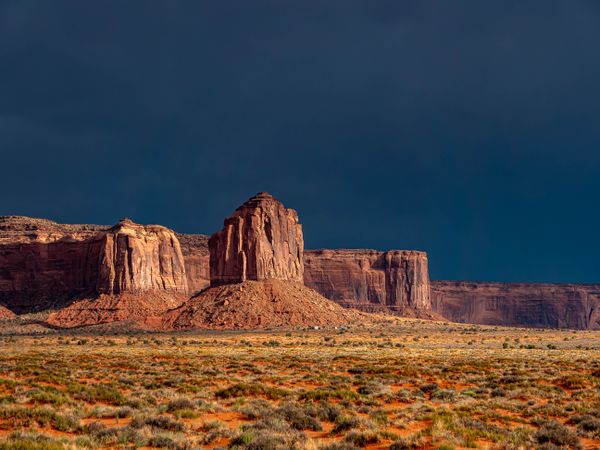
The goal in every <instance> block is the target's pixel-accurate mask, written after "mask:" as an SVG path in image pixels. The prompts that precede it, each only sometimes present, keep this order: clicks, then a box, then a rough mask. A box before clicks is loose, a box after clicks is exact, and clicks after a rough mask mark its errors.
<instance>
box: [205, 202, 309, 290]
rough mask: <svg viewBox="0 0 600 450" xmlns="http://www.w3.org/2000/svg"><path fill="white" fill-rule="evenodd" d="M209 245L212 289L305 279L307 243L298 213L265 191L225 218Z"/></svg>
mask: <svg viewBox="0 0 600 450" xmlns="http://www.w3.org/2000/svg"><path fill="white" fill-rule="evenodd" d="M208 246H209V250H210V284H211V286H220V285H223V284H232V283H240V282H243V281H246V280H258V281H260V280H267V279H273V278H274V279H279V280H288V281H296V282H300V283H301V282H302V280H303V275H304V262H303V261H304V240H303V237H302V226H301V225H300V224H299V223H298V214H297V213H296V211H294V210H293V209H286V208H285V207H284V206H283V205H282V204H281V203H280V202H279V201H277V200H276V199H275V198H274V197H273V196H272V195H270V194H267V193H266V192H261V193H259V194H257V195H255V196H254V197H252V198H250V199H249V200H248V201H247V202H246V203H244V204H243V205H242V206H240V207H239V208H238V209H236V210H235V212H234V213H233V215H232V216H231V217H229V218H227V219H225V222H224V224H223V229H222V230H221V231H218V232H217V233H215V234H213V235H212V236H211V237H210V239H209V241H208Z"/></svg>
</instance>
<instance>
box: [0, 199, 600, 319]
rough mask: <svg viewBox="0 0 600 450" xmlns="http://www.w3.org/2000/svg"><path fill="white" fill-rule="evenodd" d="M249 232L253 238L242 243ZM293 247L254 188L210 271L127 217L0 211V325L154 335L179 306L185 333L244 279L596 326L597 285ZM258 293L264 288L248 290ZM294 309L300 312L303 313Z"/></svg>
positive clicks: (388, 307) (200, 252) (375, 305)
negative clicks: (440, 277)
mask: <svg viewBox="0 0 600 450" xmlns="http://www.w3.org/2000/svg"><path fill="white" fill-rule="evenodd" d="M252 233H256V236H253V237H252V239H250V240H248V237H249V236H250V235H251V234H252ZM240 236H241V237H242V238H243V237H244V236H247V237H246V238H243V239H240ZM274 243H276V245H274ZM303 245H304V244H303V242H302V229H301V228H300V226H299V224H298V216H297V214H296V213H295V211H293V210H288V209H286V208H284V207H283V206H282V205H281V204H280V203H279V202H277V201H276V200H275V199H274V198H273V197H272V196H270V195H268V194H265V193H261V194H259V195H257V196H255V197H254V198H253V199H251V200H250V201H248V202H246V204H244V205H242V206H241V207H240V208H238V210H236V211H235V212H234V214H233V215H232V217H231V218H229V219H226V220H225V222H224V227H223V230H221V231H220V232H217V233H215V235H214V236H213V239H212V246H213V254H214V255H215V256H214V257H213V259H216V261H217V262H218V263H217V264H215V265H214V267H211V263H210V260H211V249H210V248H209V247H210V245H209V237H208V236H206V235H200V234H177V233H175V232H173V231H172V230H169V229H167V228H164V227H161V226H157V225H145V226H144V225H137V224H135V223H133V222H131V221H129V220H123V221H121V222H120V223H118V224H117V225H115V226H113V227H110V226H103V225H64V224H58V223H56V222H52V221H49V220H44V219H33V218H28V217H20V216H3V217H0V320H4V321H6V320H10V318H12V317H13V316H14V313H16V314H19V315H23V314H27V313H35V312H41V314H46V315H48V314H49V321H50V322H51V324H52V325H53V326H65V327H75V326H83V325H93V324H98V323H108V322H115V321H129V322H131V323H133V324H134V325H135V326H138V327H144V328H160V327H165V326H167V327H169V326H175V322H174V320H175V318H176V313H174V311H179V314H180V316H181V319H180V321H179V322H178V323H177V327H180V328H184V327H187V326H193V322H194V320H193V317H194V316H196V317H197V318H198V320H199V321H200V322H202V323H204V324H205V326H206V322H207V321H210V320H212V319H207V318H206V317H208V315H210V314H212V313H211V311H213V312H214V311H216V309H215V308H216V306H215V305H216V304H217V303H218V302H221V301H223V303H224V302H225V301H228V302H231V299H230V300H227V299H226V298H225V297H228V296H233V297H231V298H232V299H233V298H237V297H239V295H238V293H235V294H233V293H232V292H234V291H235V287H234V286H235V284H234V285H231V284H228V283H231V282H233V283H236V284H237V282H241V283H247V284H246V285H245V286H243V288H242V289H243V290H244V291H246V292H247V296H246V298H255V299H257V298H260V299H263V298H272V297H273V296H274V295H275V294H274V292H276V291H277V290H278V289H279V290H283V291H285V292H282V293H281V294H278V295H280V296H283V297H286V298H291V297H297V296H296V294H293V295H292V294H290V292H289V291H290V289H288V287H289V285H290V283H299V284H300V286H299V289H296V290H295V291H294V292H296V293H297V292H299V290H301V289H300V288H303V286H302V283H304V285H305V286H306V287H307V288H310V289H312V290H314V291H316V292H317V293H318V294H320V295H321V296H323V297H326V298H327V299H330V300H333V301H335V302H336V303H338V304H340V305H342V306H345V307H353V308H356V309H359V310H362V311H367V312H385V313H388V314H397V315H406V316H416V317H423V318H439V317H441V316H443V317H444V318H445V319H446V320H451V321H456V322H467V323H481V324H491V325H512V326H533V327H562V328H581V329H599V328H600V317H599V315H600V285H599V284H595V285H594V284H587V285H584V284H579V285H577V284H538V283H485V282H465V281H432V282H431V283H430V282H429V275H428V261H427V255H426V254H425V253H424V252H417V251H399V250H392V251H387V252H381V251H375V250H326V249H325V250H307V251H304V254H302V252H303ZM219 254H221V255H223V257H222V258H221V257H219V256H217V255H219ZM298 255H301V256H298ZM211 276H212V281H211ZM243 280H244V281H243ZM266 280H268V283H262V284H261V283H260V281H266ZM276 280H280V281H283V282H284V283H283V284H282V283H277V282H276ZM254 282H255V283H254ZM211 283H212V284H213V287H214V288H217V287H221V288H222V289H221V290H213V291H211V294H210V296H212V297H210V296H209V295H205V298H206V299H207V302H206V303H205V304H204V307H205V308H206V311H204V312H202V313H197V312H194V313H193V314H192V310H194V311H197V304H198V302H197V301H195V303H194V305H195V306H194V308H191V309H190V310H189V311H188V312H186V314H182V312H183V310H182V308H183V306H182V305H184V306H185V305H187V306H190V305H191V302H186V300H188V299H189V298H190V297H195V296H197V295H198V294H201V293H204V292H205V291H206V290H207V288H208V287H209V286H210V284H211ZM257 283H258V284H257ZM310 289H309V290H310ZM261 290H265V291H268V292H267V293H263V294H260V295H259V292H260V291H261ZM311 292H312V291H311ZM312 295H313V294H312V293H311V294H310V295H308V294H307V298H311V296H312ZM209 297H210V298H209ZM257 301H258V300H257ZM242 303H244V304H247V303H248V302H247V301H246V300H244V302H242ZM240 304H241V303H240ZM298 307H300V308H304V307H305V308H306V310H307V311H308V310H309V309H310V308H311V307H312V306H308V305H305V306H301V305H300V304H298ZM260 308H261V309H264V308H266V306H265V305H263V306H261V307H260ZM346 311H347V310H346ZM246 313H247V314H249V316H248V317H250V316H252V317H256V319H252V320H249V321H248V323H251V324H252V327H254V326H255V325H256V326H260V325H258V323H259V322H260V321H261V319H259V318H258V316H256V314H254V312H252V311H246ZM253 314H254V315H253ZM286 314H288V315H292V316H297V315H298V314H299V313H298V312H297V311H295V310H289V311H288V312H282V311H280V317H285V315H286ZM19 317H21V316H19ZM23 317H24V316H23ZM211 317H214V318H215V319H214V320H215V323H216V322H218V321H219V320H220V321H221V323H222V324H224V325H222V326H223V327H227V323H231V322H232V321H234V322H235V321H237V319H236V317H237V316H235V315H234V317H229V318H227V316H226V315H223V316H222V318H221V319H218V320H217V318H216V317H217V316H216V315H213V316H211ZM234 319H235V320H234ZM278 320H279V319H278ZM349 320H350V319H349ZM262 323H265V322H264V321H263V322H262ZM278 323H285V320H282V321H280V322H278ZM211 326H212V325H211ZM273 326H275V325H273Z"/></svg>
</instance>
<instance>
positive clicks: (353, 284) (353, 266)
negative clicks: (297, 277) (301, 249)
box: [304, 250, 431, 312]
mask: <svg viewBox="0 0 600 450" xmlns="http://www.w3.org/2000/svg"><path fill="white" fill-rule="evenodd" d="M304 283H305V284H306V285H307V286H308V287H311V288H312V289H314V290H316V291H317V292H319V293H321V294H322V295H323V296H324V297H326V298H329V299H331V300H334V301H335V302H337V303H339V304H341V305H343V306H346V307H353V308H358V309H361V310H364V311H383V312H403V311H405V310H407V309H415V310H431V300H430V292H429V272H428V264H427V254H426V253H424V252H416V251H400V250H391V251H387V252H381V251H376V250H307V251H306V252H305V255H304Z"/></svg>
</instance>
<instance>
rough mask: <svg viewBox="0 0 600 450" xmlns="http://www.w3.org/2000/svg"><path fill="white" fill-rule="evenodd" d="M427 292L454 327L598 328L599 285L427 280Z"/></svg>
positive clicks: (435, 308)
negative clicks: (468, 324)
mask: <svg viewBox="0 0 600 450" xmlns="http://www.w3.org/2000/svg"><path fill="white" fill-rule="evenodd" d="M431 292H432V304H433V308H434V310H435V311H437V312H438V313H439V314H441V315H442V316H444V317H446V318H447V319H448V320H451V321H453V322H464V323H477V324H487V325H507V326H523V327H547V328H579V329H600V284H544V283H485V282H468V281H432V282H431Z"/></svg>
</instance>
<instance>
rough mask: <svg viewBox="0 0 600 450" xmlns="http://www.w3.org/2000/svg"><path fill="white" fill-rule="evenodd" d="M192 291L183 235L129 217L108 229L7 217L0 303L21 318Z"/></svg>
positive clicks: (0, 255)
mask: <svg viewBox="0 0 600 450" xmlns="http://www.w3.org/2000/svg"><path fill="white" fill-rule="evenodd" d="M149 291H161V292H173V293H177V294H185V293H187V291H188V287H187V280H186V272H185V261H184V258H183V254H182V252H181V248H180V246H179V242H178V240H177V237H176V236H175V234H174V233H173V232H172V231H171V230H169V229H167V228H164V227H161V226H157V225H151V226H142V225H137V224H134V223H133V222H131V221H129V220H123V221H121V222H120V223H119V224H117V225H115V226H114V227H111V228H108V227H103V226H93V225H60V224H57V223H55V222H52V221H48V220H40V219H31V218H25V217H12V216H10V217H2V218H0V302H1V303H2V304H4V305H6V306H7V307H8V308H9V309H11V310H12V311H14V312H16V313H26V312H33V311H39V310H44V309H48V308H55V307H60V306H63V305H64V304H66V303H68V302H70V301H71V300H72V299H74V298H81V297H93V296H94V295H99V294H109V295H116V294H121V293H125V292H132V293H133V292H135V293H138V292H149Z"/></svg>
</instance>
